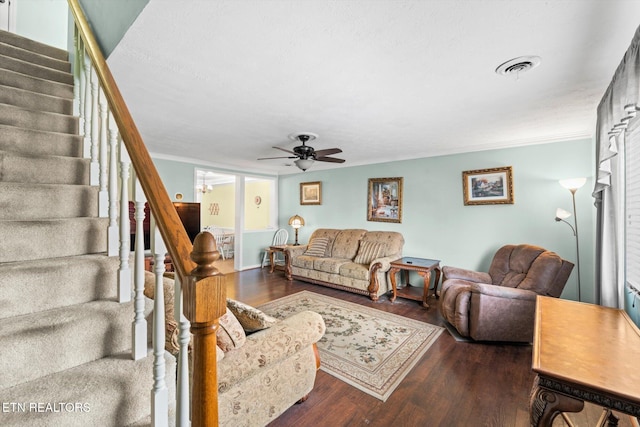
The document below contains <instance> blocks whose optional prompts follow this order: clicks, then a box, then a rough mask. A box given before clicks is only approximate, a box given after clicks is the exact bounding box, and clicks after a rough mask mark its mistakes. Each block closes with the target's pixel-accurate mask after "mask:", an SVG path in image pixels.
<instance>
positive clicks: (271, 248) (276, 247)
mask: <svg viewBox="0 0 640 427" xmlns="http://www.w3.org/2000/svg"><path fill="white" fill-rule="evenodd" d="M287 247H289V245H273V246H269V264H271V269H270V270H269V273H273V272H274V271H275V269H276V262H275V258H276V257H275V254H276V253H278V252H280V253H282V254H285V264H286V253H285V251H284V250H285V249H286V248H287ZM282 269H283V270H284V266H282Z"/></svg>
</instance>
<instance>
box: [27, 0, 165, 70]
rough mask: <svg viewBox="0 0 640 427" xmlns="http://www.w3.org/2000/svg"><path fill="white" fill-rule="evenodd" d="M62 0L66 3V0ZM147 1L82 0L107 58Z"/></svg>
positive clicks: (88, 18) (83, 8) (90, 23)
mask: <svg viewBox="0 0 640 427" xmlns="http://www.w3.org/2000/svg"><path fill="white" fill-rule="evenodd" d="M21 1H22V0H21ZM40 1H42V0H39V2H40ZM62 1H64V3H66V0H62ZM147 3H149V0H110V1H105V0H80V5H81V6H82V10H83V11H84V14H85V15H86V17H87V21H89V25H90V26H91V29H92V30H93V32H94V35H95V37H96V40H97V42H98V44H99V45H100V49H102V54H103V55H104V57H105V58H108V57H109V55H110V54H111V52H113V50H114V49H115V48H116V46H117V45H118V43H120V40H122V38H123V37H124V35H125V33H126V32H127V30H128V29H129V27H131V25H132V24H133V22H134V21H135V20H136V18H137V17H138V15H139V14H140V13H141V12H142V10H143V9H144V8H145V6H146V5H147ZM171 5H174V6H175V4H172V3H169V4H167V6H171Z"/></svg>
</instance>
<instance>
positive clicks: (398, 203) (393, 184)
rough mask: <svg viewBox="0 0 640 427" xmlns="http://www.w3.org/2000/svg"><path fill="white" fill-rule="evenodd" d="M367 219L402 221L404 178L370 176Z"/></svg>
mask: <svg viewBox="0 0 640 427" xmlns="http://www.w3.org/2000/svg"><path fill="white" fill-rule="evenodd" d="M367 221H380V222H402V178H369V201H368V202H367Z"/></svg>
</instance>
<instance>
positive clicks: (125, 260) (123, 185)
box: [118, 141, 146, 358]
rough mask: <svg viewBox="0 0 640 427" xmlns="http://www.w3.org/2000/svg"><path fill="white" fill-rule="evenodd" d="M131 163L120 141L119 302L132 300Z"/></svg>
mask: <svg viewBox="0 0 640 427" xmlns="http://www.w3.org/2000/svg"><path fill="white" fill-rule="evenodd" d="M130 164H131V160H130V159H129V153H127V149H126V148H125V146H124V144H122V141H120V269H119V270H118V301H119V302H129V301H131V268H130V267H129V255H130V253H131V247H130V245H131V236H130V234H131V223H130V221H129V165H130ZM143 212H144V211H143ZM143 262H144V261H143ZM134 325H135V322H134ZM134 328H135V326H134ZM133 336H134V337H135V329H134V331H133ZM134 339H135V338H134ZM145 347H146V343H145ZM132 348H135V345H133V346H132ZM134 358H135V357H134Z"/></svg>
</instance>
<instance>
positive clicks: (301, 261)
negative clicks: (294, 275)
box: [291, 255, 318, 270]
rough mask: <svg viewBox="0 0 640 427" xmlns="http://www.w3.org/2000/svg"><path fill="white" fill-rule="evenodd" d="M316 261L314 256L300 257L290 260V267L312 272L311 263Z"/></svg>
mask: <svg viewBox="0 0 640 427" xmlns="http://www.w3.org/2000/svg"><path fill="white" fill-rule="evenodd" d="M316 259H318V258H317V257H314V256H307V255H300V256H297V257H293V258H292V259H291V265H292V266H294V267H300V268H307V269H309V270H313V262H314V261H315V260H316Z"/></svg>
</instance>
